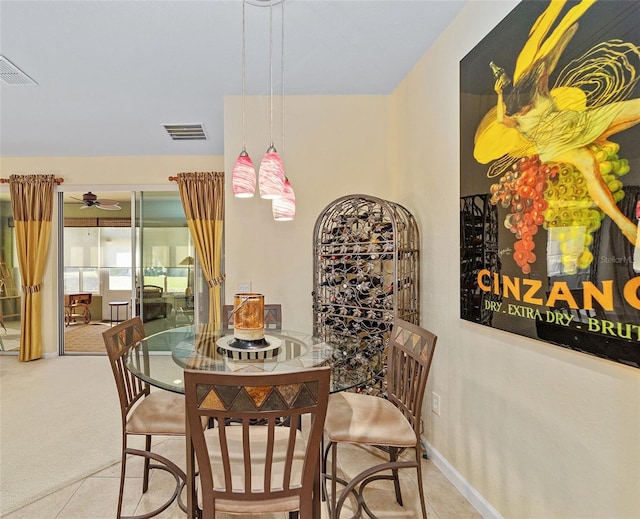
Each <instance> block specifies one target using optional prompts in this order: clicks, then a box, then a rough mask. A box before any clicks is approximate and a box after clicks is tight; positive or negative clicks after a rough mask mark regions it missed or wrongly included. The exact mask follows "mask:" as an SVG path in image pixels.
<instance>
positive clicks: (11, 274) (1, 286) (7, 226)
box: [0, 191, 22, 354]
mask: <svg viewBox="0 0 640 519" xmlns="http://www.w3.org/2000/svg"><path fill="white" fill-rule="evenodd" d="M14 231H15V227H14V225H13V214H12V211H11V200H10V196H9V192H8V191H2V192H0V353H2V352H10V353H12V354H17V353H18V351H19V349H20V321H21V289H20V287H21V286H22V282H21V281H20V269H19V268H18V256H17V253H16V241H15V232H14Z"/></svg>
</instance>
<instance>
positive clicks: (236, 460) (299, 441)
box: [196, 425, 305, 514]
mask: <svg viewBox="0 0 640 519" xmlns="http://www.w3.org/2000/svg"><path fill="white" fill-rule="evenodd" d="M226 430H227V442H228V447H229V457H230V459H231V466H232V468H231V474H232V477H231V484H232V486H233V489H234V490H236V491H238V492H244V465H243V448H242V427H240V426H227V428H226ZM267 430H268V428H267V427H263V426H260V425H256V426H253V427H251V429H250V431H251V433H250V440H249V443H250V444H251V456H252V457H251V475H252V486H253V491H254V492H260V491H262V490H263V480H264V466H265V457H264V456H261V455H259V454H260V453H264V452H265V450H266V443H267V434H266V433H267ZM289 431H290V429H289V427H276V428H275V448H274V457H273V465H272V468H271V470H272V473H271V481H272V487H273V488H274V489H281V488H282V484H281V482H282V479H283V474H284V460H285V459H286V454H287V453H286V448H287V438H288V436H289ZM296 436H297V438H296V442H295V449H294V455H293V459H294V461H293V465H292V468H291V479H290V486H291V487H294V488H295V487H300V486H301V482H300V480H301V477H302V468H303V464H304V455H305V441H304V439H303V438H302V435H301V434H300V431H296ZM205 438H206V441H207V447H208V449H209V459H210V460H211V470H212V473H213V485H214V488H215V489H218V490H224V472H223V469H222V458H221V456H220V443H219V438H218V429H217V428H213V429H208V430H207V431H205ZM200 485H201V481H200V477H197V478H196V489H197V494H198V505H199V507H200V508H201V509H202V491H201V486H200ZM299 507H300V500H299V497H298V496H292V497H287V498H281V499H271V500H267V501H261V500H257V501H248V500H242V501H235V500H231V499H217V500H216V511H217V512H235V513H243V514H251V513H258V512H259V513H270V512H283V511H284V512H286V511H294V510H298V509H299Z"/></svg>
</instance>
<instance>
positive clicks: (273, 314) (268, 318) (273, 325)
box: [222, 304, 282, 330]
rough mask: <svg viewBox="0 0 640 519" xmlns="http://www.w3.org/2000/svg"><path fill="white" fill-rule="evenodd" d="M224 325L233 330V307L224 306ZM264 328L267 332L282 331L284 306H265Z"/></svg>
mask: <svg viewBox="0 0 640 519" xmlns="http://www.w3.org/2000/svg"><path fill="white" fill-rule="evenodd" d="M222 323H223V326H224V327H225V328H227V329H229V330H232V329H233V305H223V306H222ZM264 327H265V329H267V330H268V329H271V330H280V329H281V328H282V305H280V304H265V305H264Z"/></svg>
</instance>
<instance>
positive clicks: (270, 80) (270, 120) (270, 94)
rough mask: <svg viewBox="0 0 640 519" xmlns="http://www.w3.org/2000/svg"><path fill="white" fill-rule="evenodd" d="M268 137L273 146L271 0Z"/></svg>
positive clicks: (271, 0)
mask: <svg viewBox="0 0 640 519" xmlns="http://www.w3.org/2000/svg"><path fill="white" fill-rule="evenodd" d="M269 117H270V119H269V139H270V140H271V146H273V0H269Z"/></svg>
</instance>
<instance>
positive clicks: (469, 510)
mask: <svg viewBox="0 0 640 519" xmlns="http://www.w3.org/2000/svg"><path fill="white" fill-rule="evenodd" d="M154 450H155V451H156V452H158V453H161V454H163V455H164V456H167V457H168V458H170V459H172V460H173V461H176V462H177V463H178V465H180V466H182V467H183V468H184V458H185V453H184V440H183V439H179V438H170V439H167V440H164V441H161V442H159V443H157V444H156V445H155V446H154ZM369 456H380V453H378V452H377V451H375V450H373V451H363V450H362V449H360V448H357V447H350V446H340V450H339V451H338V459H339V463H340V469H341V470H342V471H344V472H347V473H349V472H354V473H355V472H356V471H358V470H359V467H362V464H363V463H366V460H367V457H369ZM400 472H401V476H402V478H403V480H402V492H403V498H404V502H405V505H404V506H402V507H401V506H399V505H398V504H397V503H396V502H395V497H394V493H393V485H392V483H391V482H389V481H377V482H375V483H372V484H371V485H370V486H369V487H367V488H368V489H369V490H368V492H367V493H365V496H367V503H368V504H369V505H370V507H371V508H372V509H373V510H374V511H375V512H376V514H377V515H378V517H379V518H380V519H385V518H387V519H388V518H391V517H393V518H399V519H402V518H404V519H417V518H418V517H419V504H418V495H417V487H416V481H415V476H414V475H413V474H414V473H413V474H412V471H409V470H405V471H400ZM403 472H404V473H405V474H404V475H403V474H402V473H403ZM127 475H128V477H127V481H126V484H125V498H124V507H123V514H125V515H133V514H135V515H138V514H141V513H144V512H145V511H149V510H151V509H153V508H155V507H156V506H158V504H159V503H162V502H163V500H164V499H166V497H167V496H169V495H171V493H172V491H173V488H174V487H173V485H174V480H173V477H172V476H171V475H170V474H168V473H166V472H164V471H160V470H156V471H152V476H151V481H150V484H149V491H148V492H147V493H146V494H145V495H144V496H141V489H142V461H141V459H140V458H138V457H134V458H133V459H132V461H131V462H129V463H128V464H127ZM119 478H120V464H119V463H118V464H116V465H113V466H112V467H110V468H108V469H105V470H103V471H101V472H98V473H96V474H94V475H93V476H90V477H88V478H86V479H84V480H81V481H78V482H76V483H73V484H71V485H69V486H68V487H65V488H63V489H61V490H59V491H57V492H55V493H53V494H51V495H49V496H47V497H44V498H42V499H40V500H38V501H35V502H33V503H31V504H29V505H27V506H25V507H23V508H21V509H19V510H16V511H14V512H12V513H10V514H8V515H5V516H3V518H6V519H113V518H114V517H115V510H116V505H117V499H118V484H119ZM423 478H424V489H425V497H426V500H427V513H428V515H429V519H480V518H481V516H480V514H479V513H478V512H477V511H476V510H475V509H474V508H473V507H472V506H471V505H470V504H469V502H468V501H467V500H465V498H464V497H463V496H462V495H461V494H460V493H459V492H458V491H457V490H456V488H455V487H454V486H453V485H452V484H451V483H450V482H449V481H448V480H447V479H446V478H445V477H444V476H443V475H442V473H441V472H440V471H439V470H438V469H437V468H436V466H435V465H434V464H433V463H432V462H431V461H430V460H423ZM351 515H352V514H351V513H349V512H347V511H346V508H345V510H343V513H342V517H347V516H349V517H350V516H351ZM156 517H158V519H184V518H185V514H184V512H182V511H181V510H180V508H179V507H178V505H177V504H176V503H173V504H172V505H171V506H170V507H169V508H168V509H167V510H165V511H164V512H163V513H162V514H160V515H158V516H156ZM243 517H244V516H242V517H241V516H237V515H233V516H229V515H225V514H222V515H221V519H243ZM252 517H257V516H252ZM260 517H263V518H264V519H285V518H286V516H285V514H271V515H267V514H265V515H263V516H260ZM322 517H323V519H324V518H326V517H328V515H327V510H326V505H325V504H324V503H323V504H322ZM301 519H307V518H304V517H303V518H301Z"/></svg>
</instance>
